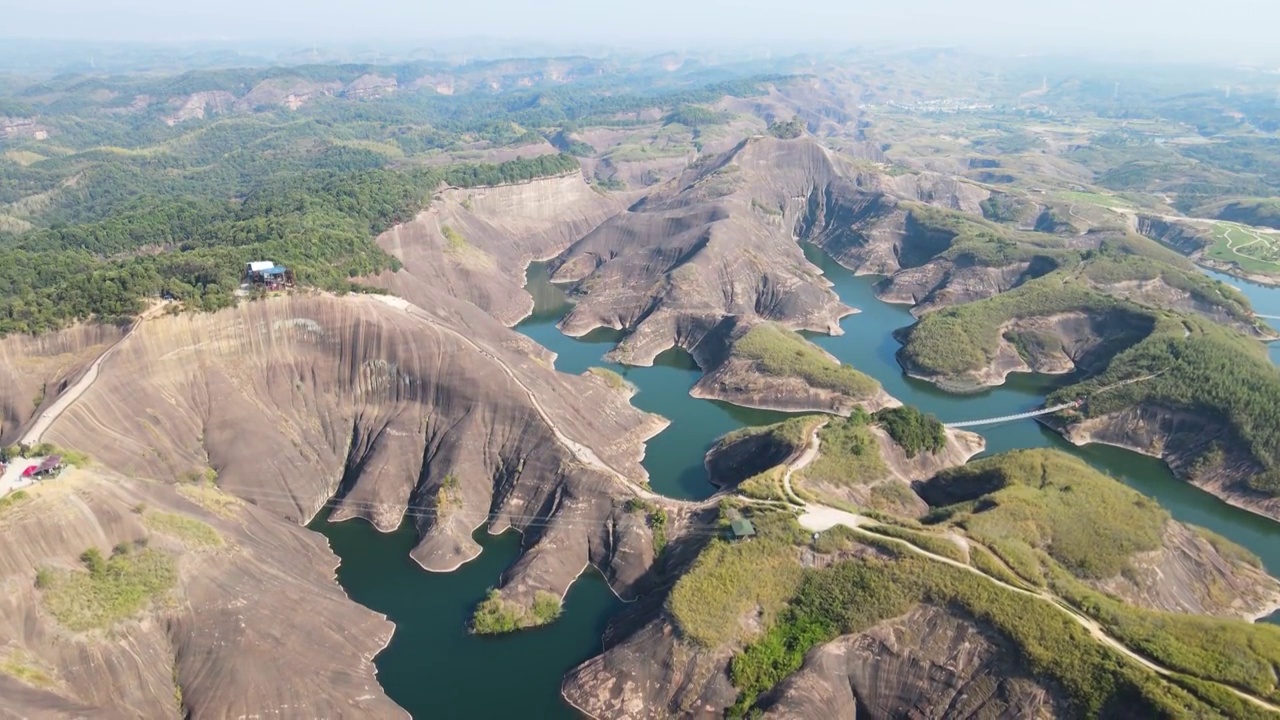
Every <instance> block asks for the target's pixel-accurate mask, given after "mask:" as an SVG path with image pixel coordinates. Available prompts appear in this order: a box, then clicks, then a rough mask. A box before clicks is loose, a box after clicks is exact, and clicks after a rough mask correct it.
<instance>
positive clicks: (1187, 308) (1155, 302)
mask: <svg viewBox="0 0 1280 720" xmlns="http://www.w3.org/2000/svg"><path fill="white" fill-rule="evenodd" d="M1094 287H1096V288H1097V289H1099V290H1101V291H1102V292H1104V293H1106V294H1108V295H1111V296H1112V297H1118V298H1124V299H1126V300H1132V301H1134V302H1137V303H1140V304H1143V305H1148V306H1150V307H1158V308H1167V309H1170V310H1175V311H1177V312H1181V313H1187V314H1188V315H1202V316H1204V317H1206V318H1209V319H1210V320H1212V321H1213V322H1215V323H1217V324H1219V325H1225V326H1227V327H1230V328H1232V329H1234V330H1236V331H1238V332H1242V333H1244V334H1246V335H1252V336H1253V337H1258V338H1267V339H1270V338H1273V337H1275V331H1273V330H1271V329H1270V327H1269V326H1268V327H1264V326H1262V325H1259V324H1258V323H1255V322H1246V321H1243V320H1241V319H1239V318H1236V317H1234V316H1232V315H1231V314H1230V313H1228V312H1226V311H1225V310H1224V309H1223V308H1222V306H1221V305H1215V304H1212V303H1208V302H1204V301H1203V300H1201V299H1199V298H1197V297H1195V296H1194V295H1192V294H1191V293H1189V292H1187V291H1186V290H1182V289H1179V288H1176V287H1173V286H1171V285H1169V284H1168V283H1167V282H1165V281H1164V279H1163V278H1155V279H1152V280H1130V281H1126V282H1120V283H1111V284H1108V285H1103V284H1095V285H1094Z"/></svg>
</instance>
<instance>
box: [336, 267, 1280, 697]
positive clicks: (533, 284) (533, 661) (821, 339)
mask: <svg viewBox="0 0 1280 720" xmlns="http://www.w3.org/2000/svg"><path fill="white" fill-rule="evenodd" d="M805 252H806V254H807V255H808V257H809V258H810V260H811V261H812V262H814V263H815V264H817V265H818V266H819V267H821V268H822V269H823V271H824V272H825V273H826V274H827V277H828V278H829V279H830V280H831V281H832V282H833V283H834V286H833V289H834V290H835V291H836V293H837V294H838V295H839V296H840V298H841V300H843V301H844V302H845V303H846V304H847V305H850V306H852V307H855V308H858V309H859V310H861V312H859V313H857V314H855V315H851V316H849V317H846V318H845V319H844V320H843V321H842V322H841V324H840V326H841V329H842V330H843V331H844V334H843V335H839V336H834V337H831V336H824V335H813V336H811V337H812V338H813V339H814V341H815V342H817V343H818V344H819V345H821V346H822V347H823V348H825V349H826V350H828V351H829V352H831V353H832V354H833V355H835V356H836V357H838V358H840V359H841V361H843V362H846V363H849V364H851V365H853V366H854V367H856V368H857V369H859V370H861V371H863V372H865V373H867V374H869V375H871V376H873V377H875V378H876V379H877V380H879V381H880V382H881V384H883V385H884V387H885V389H886V390H887V391H888V392H889V394H891V395H893V396H895V397H897V398H898V399H899V400H901V401H902V402H904V403H907V404H911V405H917V406H919V407H920V408H922V409H923V410H925V411H926V412H929V413H932V414H934V415H936V416H937V417H938V418H940V419H941V420H943V421H944V422H954V421H959V420H968V419H975V418H982V417H995V416H1002V415H1008V414H1012V413H1017V412H1022V411H1025V410H1030V409H1033V408H1036V407H1038V406H1039V405H1040V404H1041V401H1042V400H1043V398H1044V396H1045V394H1046V393H1047V392H1049V391H1051V390H1052V389H1053V388H1054V387H1055V384H1056V383H1057V382H1061V379H1054V378H1046V377H1040V376H1030V375H1013V376H1011V377H1010V379H1009V381H1008V382H1007V383H1006V384H1005V385H1004V386H1002V387H1000V388H995V389H992V390H989V391H986V392H983V393H979V394H975V395H951V394H948V393H945V392H942V391H940V390H938V389H937V388H935V387H933V386H932V385H929V384H927V383H924V382H920V381H916V380H913V379H911V378H908V377H906V376H905V375H904V374H903V373H902V370H901V368H900V367H899V365H898V363H897V361H896V360H895V359H894V353H895V352H896V350H897V349H898V347H899V345H898V343H897V341H896V340H894V339H893V336H892V333H893V331H894V330H896V329H897V328H900V327H905V326H907V325H910V324H911V323H912V322H913V321H914V319H913V318H912V316H911V314H910V313H909V312H908V311H907V308H906V307H905V306H896V305H889V304H886V303H883V302H880V301H879V300H877V299H876V298H875V294H874V285H875V280H876V279H875V278H870V277H855V276H853V275H852V273H850V272H849V271H848V270H846V269H844V268H843V267H841V266H840V265H838V264H836V263H835V262H834V261H832V260H830V259H829V258H828V257H827V256H826V255H824V254H823V253H822V252H821V251H818V250H817V249H816V248H812V247H806V249H805ZM1220 279H1223V280H1224V281H1226V282H1229V283H1230V284H1232V285H1235V286H1236V287H1240V288H1241V289H1242V290H1243V291H1244V292H1245V293H1246V294H1247V295H1248V296H1249V297H1250V299H1251V300H1252V301H1253V303H1254V305H1255V307H1256V308H1257V309H1258V312H1261V313H1265V314H1275V315H1280V290H1276V289H1272V288H1265V287H1262V286H1258V285H1253V284H1250V283H1244V282H1243V281H1240V280H1237V279H1235V278H1229V277H1226V276H1220ZM529 289H530V291H531V293H532V294H533V296H534V298H535V301H536V308H535V311H534V313H533V314H532V315H531V316H530V317H529V318H527V319H526V320H525V321H524V322H522V323H521V324H520V325H519V326H517V328H516V329H517V330H518V331H520V332H522V333H524V334H525V335H527V336H529V337H531V338H533V339H534V340H536V341H538V342H539V343H541V344H542V345H544V346H545V347H547V348H549V349H550V350H552V351H553V352H555V353H556V354H557V359H556V368H557V369H558V370H561V371H563V372H570V373H580V372H582V371H584V370H586V369H587V368H588V367H591V366H602V367H608V368H610V369H612V370H614V371H616V372H618V373H619V374H621V375H623V376H624V377H625V378H626V379H627V380H628V381H630V382H631V383H632V384H634V385H635V386H636V387H637V388H638V390H639V392H638V393H637V395H636V396H635V398H634V399H633V400H632V402H633V403H634V404H635V405H636V406H637V407H639V408H641V409H644V410H647V411H650V412H654V413H658V414H660V415H662V416H664V417H667V418H669V419H670V420H671V425H670V426H669V427H668V428H667V429H666V430H664V431H663V432H662V433H661V434H659V435H658V436H657V437H655V438H654V439H653V440H651V441H650V442H649V443H648V446H647V451H646V455H645V460H644V465H645V468H646V469H647V470H648V471H649V476H650V483H651V486H652V487H653V489H654V490H656V491H658V492H661V493H663V494H666V495H669V496H671V497H678V498H702V497H706V496H708V495H710V494H711V493H712V492H713V491H714V488H713V487H712V486H711V485H710V484H709V483H708V482H707V478H706V473H705V470H704V468H703V464H702V460H703V455H704V453H705V452H706V450H707V449H708V448H710V447H711V445H712V444H713V443H714V442H715V440H716V439H717V438H719V437H720V436H721V435H723V434H724V433H727V432H729V431H732V430H735V429H738V428H740V427H743V426H745V425H755V424H765V423H770V422H776V421H777V420H779V419H781V418H783V417H786V416H785V415H784V414H782V413H777V412H769V411H758V410H748V409H743V408H738V407H735V406H732V405H727V404H725V403H719V402H712V401H706V400H696V399H694V398H692V397H690V396H689V394H688V392H689V388H691V387H692V386H693V384H694V383H695V382H697V380H698V377H699V376H700V371H699V370H698V368H697V367H696V366H695V365H694V363H693V361H692V358H690V357H689V355H688V354H687V353H684V352H682V351H678V350H673V351H668V352H666V353H664V354H662V355H661V356H659V358H658V360H657V362H655V364H654V366H653V367H649V368H636V367H624V366H619V365H614V364H609V363H605V362H604V361H603V359H602V358H603V356H604V354H605V353H607V352H608V351H609V350H610V349H612V347H613V346H614V344H615V343H616V342H617V340H618V338H619V335H618V334H617V333H614V332H601V331H598V332H595V333H592V334H591V335H588V336H586V337H583V338H579V339H573V338H569V337H566V336H565V335H563V334H562V333H560V331H559V330H558V329H557V328H556V326H555V325H556V322H557V321H558V320H559V319H560V318H561V317H562V316H563V315H564V312H565V310H566V309H567V308H568V302H567V300H566V298H565V296H564V294H563V293H562V292H561V291H560V289H559V288H557V287H556V286H554V285H553V284H551V283H550V282H549V281H548V279H547V274H546V272H545V268H544V267H543V266H541V265H538V264H535V265H534V266H532V267H531V268H530V270H529ZM1271 352H1272V357H1273V359H1277V357H1280V343H1278V344H1273V346H1272V349H1271ZM977 430H978V431H979V432H980V433H981V434H982V435H983V436H984V437H985V438H986V440H987V452H988V453H996V452H1003V451H1007V450H1013V449H1016V448H1029V447H1054V448H1059V449H1061V450H1064V451H1067V452H1070V453H1073V454H1075V455H1077V456H1079V457H1081V458H1083V459H1084V460H1086V461H1087V462H1089V463H1090V464H1092V465H1094V466H1095V467H1097V468H1099V469H1100V470H1102V471H1104V472H1107V473H1109V474H1111V475H1112V476H1114V477H1116V478H1118V479H1120V480H1121V481H1123V482H1124V483H1126V484H1127V485H1129V486H1131V487H1133V488H1135V489H1137V490H1138V491H1140V492H1142V493H1144V494H1145V495H1148V496H1150V497H1153V498H1155V499H1156V500H1158V501H1159V502H1160V503H1161V504H1162V505H1163V506H1164V507H1165V508H1167V509H1168V510H1169V512H1170V513H1171V514H1172V515H1173V517H1175V518H1176V519H1178V520H1182V521H1184V522H1189V523H1194V524H1197V525H1202V526H1205V527H1208V528H1210V529H1212V530H1214V531H1215V532H1218V533H1219V534H1221V535H1224V536H1226V537H1228V538H1230V539H1232V540H1234V541H1235V542H1237V543H1239V544H1241V545H1243V546H1245V547H1247V548H1249V549H1250V550H1252V551H1253V552H1254V553H1256V554H1257V555H1259V556H1260V557H1261V558H1262V560H1263V562H1264V564H1265V565H1266V567H1267V569H1268V570H1269V572H1271V573H1272V574H1273V575H1280V523H1275V522H1272V521H1270V520H1266V519H1264V518H1261V517H1259V516H1256V515H1253V514H1251V513H1247V512H1245V511H1243V510H1238V509H1236V508H1233V507H1231V506H1230V505H1227V504H1226V503H1223V502H1222V501H1220V500H1218V499H1217V498H1215V497H1213V496H1212V495H1209V494H1208V493H1205V492H1203V491H1201V490H1198V489H1196V488H1195V487H1193V486H1191V485H1188V484H1187V483H1184V482H1181V481H1179V480H1178V479H1176V478H1174V477H1173V476H1172V474H1170V473H1169V471H1168V469H1167V468H1165V467H1164V465H1163V464H1162V463H1160V462H1159V461H1158V460H1155V459H1153V458H1148V457H1144V456H1141V455H1137V454H1135V453H1132V452H1129V451H1126V450H1121V449H1119V448H1111V447H1105V446H1088V447H1084V448H1076V447H1074V446H1072V445H1070V444H1069V443H1067V442H1066V441H1065V440H1063V439H1062V438H1061V437H1060V436H1058V435H1057V434H1056V433H1053V432H1050V431H1049V430H1047V429H1045V428H1044V427H1043V426H1041V425H1040V424H1038V423H1036V422H1035V421H1033V420H1021V421H1015V422H1010V423H1005V424H1003V425H995V426H987V427H982V428H977ZM311 527H312V528H313V529H315V530H317V531H319V532H322V533H324V534H325V535H326V536H327V537H328V538H329V542H330V544H331V546H332V547H333V550H334V552H335V553H337V555H338V556H339V557H340V558H341V559H342V565H341V566H340V567H339V569H338V580H339V581H340V582H341V583H342V585H343V587H344V588H346V590H347V592H348V593H349V594H350V595H351V597H352V598H353V599H354V600H356V601H357V602H360V603H361V604H364V605H366V606H368V607H370V608H372V609H374V610H376V611H378V612H381V613H384V614H386V615H387V616H388V617H389V618H390V619H391V620H392V621H393V622H395V623H396V633H395V636H394V638H393V639H392V642H391V644H390V645H389V646H388V647H387V649H386V650H384V651H383V652H382V653H381V654H380V655H378V657H377V658H376V659H375V663H376V665H377V667H378V679H379V681H380V682H381V683H382V685H383V687H384V688H385V689H386V691H387V694H388V695H390V696H391V698H392V699H393V700H395V701H396V702H398V703H400V704H401V705H402V706H404V707H405V708H406V709H407V710H409V711H410V712H411V713H412V714H413V715H414V717H416V718H431V719H436V718H440V719H443V718H477V717H508V716H518V717H522V718H574V717H578V715H577V713H576V712H575V711H574V710H573V709H572V708H570V707H569V706H567V705H566V704H565V703H563V701H562V700H561V699H560V696H559V688H560V679H561V677H562V676H563V674H564V673H565V672H566V671H567V670H568V669H569V668H571V667H573V666H574V665H576V664H577V663H579V662H581V661H583V660H584V659H586V658H588V657H591V656H592V655H594V654H595V653H597V652H598V651H599V649H600V633H601V632H602V630H603V628H604V626H605V623H606V622H607V621H608V618H609V617H610V616H611V615H613V614H614V613H616V612H617V611H618V609H619V608H620V607H621V603H620V601H618V600H617V598H615V597H614V595H613V594H612V593H611V592H610V591H609V589H608V587H607V586H606V585H605V584H604V582H603V580H601V579H600V577H599V576H598V575H595V574H588V575H584V576H583V577H582V578H580V579H579V580H578V582H577V583H575V585H574V586H573V588H572V589H571V590H570V592H569V595H568V597H567V598H566V602H565V605H564V612H563V614H562V616H561V618H560V619H559V620H558V621H557V622H556V623H555V624H553V625H551V626H549V627H545V628H540V629H537V630H533V631H529V632H524V633H517V634H515V635H511V636H506V637H500V638H479V637H475V636H472V635H470V634H468V633H467V631H466V622H467V619H468V618H469V617H470V615H471V612H472V611H473V610H474V608H475V606H476V604H477V603H479V602H480V601H481V600H482V599H483V598H484V595H485V592H486V591H487V589H488V588H489V587H491V586H493V585H495V584H496V583H498V582H499V580H500V578H501V575H502V573H503V571H504V570H505V569H506V568H507V567H508V566H509V565H510V564H511V563H512V562H513V561H514V559H515V558H516V556H517V554H518V551H519V547H520V536H519V535H518V534H517V533H514V532H508V533H506V534H504V535H501V536H498V537H490V536H487V535H486V534H485V533H484V532H483V530H481V531H478V532H477V534H476V537H477V539H478V540H479V541H480V542H481V543H482V545H483V546H484V552H483V553H482V554H481V555H480V557H479V558H477V559H476V560H473V561H472V562H470V563H468V564H466V565H464V566H463V567H462V568H461V569H459V570H457V571H456V572H453V573H447V574H433V573H427V572H425V571H423V570H422V569H421V568H419V567H418V566H417V565H416V564H415V563H414V562H413V561H412V560H410V559H409V557H408V552H409V550H410V549H411V548H412V547H413V545H414V542H415V535H414V531H413V528H412V527H411V526H405V527H402V528H401V529H399V530H397V531H396V532H393V533H388V534H382V533H378V532H377V531H376V530H374V529H373V528H372V527H371V526H370V525H368V524H367V523H364V522H361V521H351V522H345V523H337V524H330V523H328V522H326V521H325V520H324V518H318V519H317V520H316V521H315V522H313V523H312V526H311ZM1272 621H1275V622H1280V613H1278V614H1277V615H1276V616H1273V617H1272Z"/></svg>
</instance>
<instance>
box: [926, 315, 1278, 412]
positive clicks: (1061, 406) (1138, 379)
mask: <svg viewBox="0 0 1280 720" xmlns="http://www.w3.org/2000/svg"><path fill="white" fill-rule="evenodd" d="M1259 317H1262V316H1259ZM1162 373H1164V370H1161V371H1160V372H1157V373H1152V374H1150V375H1143V376H1141V377H1136V378H1129V379H1128V380H1121V381H1120V382H1118V383H1113V384H1111V385H1108V386H1106V387H1101V388H1098V389H1097V390H1094V391H1093V392H1092V393H1090V394H1091V395H1097V394H1098V393H1103V392H1106V391H1108V390H1113V389H1115V388H1118V387H1123V386H1125V385H1132V384H1133V383H1136V382H1142V381H1143V380H1150V379H1151V378H1153V377H1157V376H1159V375H1161V374H1162ZM1084 402H1085V398H1077V399H1075V400H1072V401H1071V402H1065V403H1061V404H1059V405H1054V406H1052V407H1045V408H1040V409H1039V410H1028V411H1027V412H1024V413H1015V414H1013V415H1001V416H999V417H989V418H981V419H978V420H965V421H963V422H953V423H943V426H944V427H949V428H966V427H976V426H978V425H995V424H996V423H1003V422H1009V421H1012V420H1024V419H1026V418H1033V417H1039V416H1041V415H1051V414H1053V413H1056V412H1058V411H1059V410H1067V409H1069V408H1078V407H1080V406H1082V405H1084Z"/></svg>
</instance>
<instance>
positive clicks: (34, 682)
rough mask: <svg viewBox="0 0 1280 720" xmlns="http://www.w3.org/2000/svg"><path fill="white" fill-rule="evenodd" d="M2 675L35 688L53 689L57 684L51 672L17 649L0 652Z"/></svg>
mask: <svg viewBox="0 0 1280 720" xmlns="http://www.w3.org/2000/svg"><path fill="white" fill-rule="evenodd" d="M0 675H8V676H9V677H11V678H13V679H15V680H17V681H18V682H21V683H24V684H26V685H30V686H31V687H34V688H42V689H43V688H51V687H53V686H54V684H55V683H54V680H53V677H52V676H51V675H50V674H49V672H47V671H46V670H45V669H44V668H42V667H40V665H39V664H37V662H36V661H35V660H34V659H33V658H31V657H30V656H29V655H28V654H27V653H26V652H23V651H22V650H18V649H16V648H15V649H10V650H8V651H4V650H0Z"/></svg>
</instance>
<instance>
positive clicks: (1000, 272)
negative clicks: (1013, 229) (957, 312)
mask: <svg viewBox="0 0 1280 720" xmlns="http://www.w3.org/2000/svg"><path fill="white" fill-rule="evenodd" d="M1052 269H1053V266H1052V265H1051V264H1046V263H1031V262H1027V263H1014V264H1012V265H1006V266H1003V267H989V266H985V265H977V264H974V263H964V262H954V261H952V260H951V259H949V258H935V259H933V260H930V261H929V262H927V263H925V264H924V265H921V266H919V267H915V268H908V269H905V270H901V271H899V272H897V273H894V274H893V275H891V276H890V277H888V278H886V279H885V280H883V281H881V282H880V283H879V284H878V285H877V286H876V297H878V298H880V299H881V300H884V301H885V302H891V303H900V304H904V305H911V306H912V307H911V314H913V315H915V316H916V317H919V316H921V315H924V314H925V313H927V312H930V311H932V310H938V309H941V308H944V307H951V306H953V305H961V304H963V303H967V302H973V301H974V300H982V299H985V298H989V297H991V296H993V295H997V294H999V293H1002V292H1005V291H1007V290H1012V289H1013V288H1016V287H1018V286H1019V285H1021V284H1022V283H1024V282H1026V281H1028V280H1031V279H1034V278H1037V277H1040V276H1041V275H1043V274H1045V273H1046V272H1048V271H1049V270H1052Z"/></svg>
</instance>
